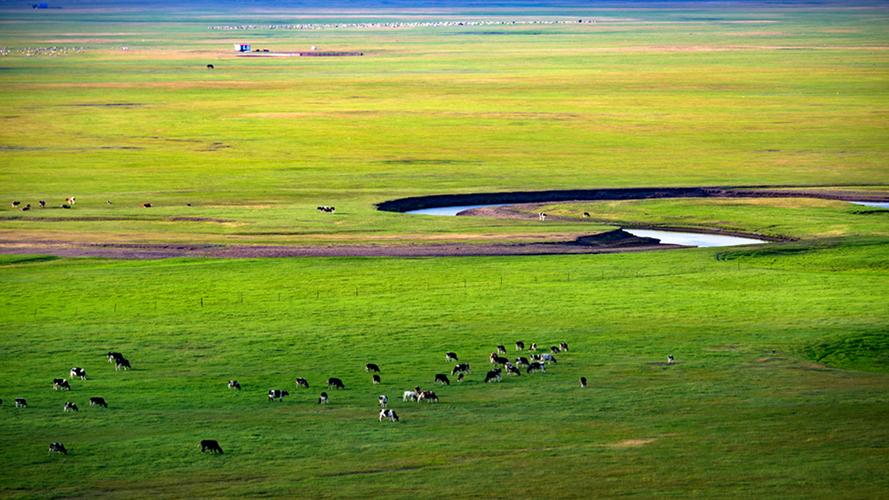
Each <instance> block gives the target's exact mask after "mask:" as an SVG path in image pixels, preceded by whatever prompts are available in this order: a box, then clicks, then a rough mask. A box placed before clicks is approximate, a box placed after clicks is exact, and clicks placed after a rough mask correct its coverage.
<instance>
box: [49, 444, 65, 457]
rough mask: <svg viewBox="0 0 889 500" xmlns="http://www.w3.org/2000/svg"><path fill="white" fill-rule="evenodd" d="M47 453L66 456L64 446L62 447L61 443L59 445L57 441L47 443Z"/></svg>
mask: <svg viewBox="0 0 889 500" xmlns="http://www.w3.org/2000/svg"><path fill="white" fill-rule="evenodd" d="M49 452H50V453H61V454H62V455H67V454H68V450H67V449H66V448H65V445H63V444H62V443H60V442H58V441H55V442H52V443H49Z"/></svg>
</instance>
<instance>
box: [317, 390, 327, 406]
mask: <svg viewBox="0 0 889 500" xmlns="http://www.w3.org/2000/svg"><path fill="white" fill-rule="evenodd" d="M327 399H328V398H327V393H326V392H322V393H321V396H319V397H318V404H319V405H326V404H327Z"/></svg>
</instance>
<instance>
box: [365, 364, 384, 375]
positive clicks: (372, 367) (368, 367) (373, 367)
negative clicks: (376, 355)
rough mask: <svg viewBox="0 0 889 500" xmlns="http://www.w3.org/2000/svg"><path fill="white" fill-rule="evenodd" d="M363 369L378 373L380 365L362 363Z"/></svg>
mask: <svg viewBox="0 0 889 500" xmlns="http://www.w3.org/2000/svg"><path fill="white" fill-rule="evenodd" d="M364 371H366V372H374V373H380V367H379V366H377V365H376V364H374V363H368V364H366V365H364Z"/></svg>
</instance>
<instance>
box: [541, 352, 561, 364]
mask: <svg viewBox="0 0 889 500" xmlns="http://www.w3.org/2000/svg"><path fill="white" fill-rule="evenodd" d="M540 358H541V359H543V361H544V362H546V363H552V364H556V363H558V361H557V360H556V357H555V356H553V355H552V354H549V353H545V354H543V355H542V356H540Z"/></svg>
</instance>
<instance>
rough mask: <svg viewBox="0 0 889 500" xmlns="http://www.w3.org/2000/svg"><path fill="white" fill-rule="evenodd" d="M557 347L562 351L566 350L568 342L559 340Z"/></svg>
mask: <svg viewBox="0 0 889 500" xmlns="http://www.w3.org/2000/svg"><path fill="white" fill-rule="evenodd" d="M559 349H561V350H563V351H567V350H568V342H559Z"/></svg>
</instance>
